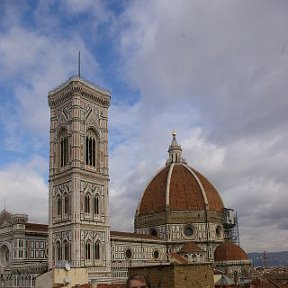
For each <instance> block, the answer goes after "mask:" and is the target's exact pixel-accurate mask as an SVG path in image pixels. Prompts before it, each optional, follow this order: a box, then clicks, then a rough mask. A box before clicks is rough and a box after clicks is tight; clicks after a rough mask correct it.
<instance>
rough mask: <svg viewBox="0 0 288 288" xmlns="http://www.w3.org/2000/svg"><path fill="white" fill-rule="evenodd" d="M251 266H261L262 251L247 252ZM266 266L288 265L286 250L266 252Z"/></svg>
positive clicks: (287, 252)
mask: <svg viewBox="0 0 288 288" xmlns="http://www.w3.org/2000/svg"><path fill="white" fill-rule="evenodd" d="M247 255H248V257H249V259H250V260H252V264H253V266H255V267H257V266H263V253H254V252H253V253H247ZM266 257H267V266H268V267H272V266H275V267H280V266H282V267H283V266H286V267H288V251H282V252H266Z"/></svg>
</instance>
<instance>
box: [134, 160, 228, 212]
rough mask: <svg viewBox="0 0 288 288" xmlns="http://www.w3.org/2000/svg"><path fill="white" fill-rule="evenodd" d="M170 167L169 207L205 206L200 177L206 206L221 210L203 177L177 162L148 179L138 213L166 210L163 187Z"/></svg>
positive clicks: (189, 207) (219, 202) (181, 208)
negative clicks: (206, 202)
mask: <svg viewBox="0 0 288 288" xmlns="http://www.w3.org/2000/svg"><path fill="white" fill-rule="evenodd" d="M170 168H171V169H173V170H172V173H171V178H170V186H169V187H170V190H169V210H170V211H191V210H203V209H205V199H204V197H203V193H202V190H201V186H200V185H199V181H200V182H201V184H202V186H203V188H204V193H205V195H206V197H207V201H208V204H209V210H212V211H217V212H222V210H223V208H224V205H223V202H222V199H221V197H220V195H219V193H218V192H217V190H216V189H215V188H214V186H213V185H212V184H211V183H210V182H209V181H208V180H207V178H206V177H204V176H203V175H202V174H200V173H199V172H198V171H196V170H194V169H192V168H190V167H189V166H187V165H185V164H183V163H179V164H174V165H173V166H171V165H169V166H167V167H165V168H164V169H162V170H161V171H160V172H158V174H156V176H155V177H154V178H153V179H152V180H151V182H150V183H149V185H148V186H147V188H146V190H145V192H144V194H143V196H142V199H141V202H140V206H139V211H138V216H145V215H152V214H156V213H161V212H165V211H166V187H167V182H168V181H169V179H168V174H169V169H170ZM191 171H192V172H191ZM168 184H169V183H168Z"/></svg>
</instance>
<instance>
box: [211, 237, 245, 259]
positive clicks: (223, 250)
mask: <svg viewBox="0 0 288 288" xmlns="http://www.w3.org/2000/svg"><path fill="white" fill-rule="evenodd" d="M214 260H215V261H216V262H222V261H232V260H238V261H239V260H249V258H248V256H247V254H246V252H245V251H244V250H243V249H242V248H241V247H239V246H238V245H236V244H234V243H232V242H225V243H223V244H221V245H219V246H218V247H217V248H216V250H215V252H214Z"/></svg>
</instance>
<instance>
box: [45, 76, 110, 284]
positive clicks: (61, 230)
mask: <svg viewBox="0 0 288 288" xmlns="http://www.w3.org/2000/svg"><path fill="white" fill-rule="evenodd" d="M110 99H111V96H110V93H109V92H108V91H107V90H104V89H101V88H99V87H97V86H95V85H93V84H91V83H88V82H87V81H85V80H83V79H82V78H80V77H73V78H71V79H70V80H68V81H67V82H66V83H64V84H62V85H60V86H59V87H58V88H56V89H54V90H52V91H50V92H49V93H48V102H49V107H50V163H49V257H48V258H49V268H53V267H57V266H58V267H59V266H61V265H63V263H67V262H68V263H69V264H70V266H71V267H86V268H87V269H88V278H89V279H90V280H93V279H95V278H99V277H101V279H103V280H104V279H105V278H106V279H109V278H110V277H111V252H110V249H111V248H110V226H109V205H108V196H109V195H108V192H109V188H108V183H109V173H108V128H107V124H108V108H109V105H110Z"/></svg>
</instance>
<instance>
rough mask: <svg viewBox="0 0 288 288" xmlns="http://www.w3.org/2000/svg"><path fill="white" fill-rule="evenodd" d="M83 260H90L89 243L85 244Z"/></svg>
mask: <svg viewBox="0 0 288 288" xmlns="http://www.w3.org/2000/svg"><path fill="white" fill-rule="evenodd" d="M85 258H86V259H88V260H90V259H91V243H90V242H87V243H86V246H85Z"/></svg>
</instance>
